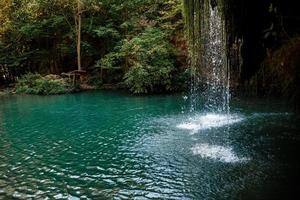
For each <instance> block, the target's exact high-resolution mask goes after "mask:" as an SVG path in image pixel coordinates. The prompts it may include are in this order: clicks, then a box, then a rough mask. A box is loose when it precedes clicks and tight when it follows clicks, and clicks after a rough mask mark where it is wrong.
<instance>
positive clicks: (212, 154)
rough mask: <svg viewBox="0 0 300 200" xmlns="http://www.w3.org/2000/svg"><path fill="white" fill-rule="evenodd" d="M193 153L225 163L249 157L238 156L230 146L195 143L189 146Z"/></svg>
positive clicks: (245, 159) (243, 160) (240, 160)
mask: <svg viewBox="0 0 300 200" xmlns="http://www.w3.org/2000/svg"><path fill="white" fill-rule="evenodd" d="M191 150H192V152H193V154H194V155H200V156H201V157H202V158H208V159H212V160H217V161H221V162H225V163H238V162H245V161H247V160H249V159H247V158H244V157H242V158H240V157H238V156H237V155H236V154H235V153H234V151H233V149H232V148H231V147H224V146H219V145H210V144H206V143H204V144H196V145H195V146H194V147H192V148H191Z"/></svg>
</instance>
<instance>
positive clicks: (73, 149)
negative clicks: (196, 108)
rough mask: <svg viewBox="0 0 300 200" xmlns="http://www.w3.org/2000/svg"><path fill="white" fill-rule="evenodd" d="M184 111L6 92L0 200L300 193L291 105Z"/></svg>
mask: <svg viewBox="0 0 300 200" xmlns="http://www.w3.org/2000/svg"><path fill="white" fill-rule="evenodd" d="M188 110H189V106H188V100H185V98H183V95H157V96H139V97H137V96H130V95H127V94H124V93H121V92H90V93H80V94H72V95H62V96H49V97H41V96H11V97H0V199H47V198H48V199H178V200H185V199H196V200H202V199H204V200H206V199H207V200H214V199H216V200H223V199H224V200H234V199H242V200H244V199H247V200H254V199H290V198H291V196H292V195H299V194H297V190H298V191H299V189H300V187H299V168H300V167H299V153H298V152H300V151H299V150H300V120H299V117H297V116H296V115H294V114H293V113H292V112H290V109H289V108H288V105H287V106H282V105H281V104H280V103H279V102H274V101H261V100H260V101H258V100H248V101H245V100H243V101H242V100H235V101H234V102H233V103H232V105H231V113H230V114H216V113H201V112H199V113H189V112H188ZM298 197H299V196H298Z"/></svg>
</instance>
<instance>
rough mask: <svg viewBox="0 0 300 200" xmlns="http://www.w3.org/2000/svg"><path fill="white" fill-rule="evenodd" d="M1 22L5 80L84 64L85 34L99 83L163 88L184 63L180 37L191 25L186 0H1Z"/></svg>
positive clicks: (1, 77)
mask: <svg viewBox="0 0 300 200" xmlns="http://www.w3.org/2000/svg"><path fill="white" fill-rule="evenodd" d="M77 3H80V4H77ZM78 5H80V9H79V8H78ZM79 18H80V20H81V24H79ZM0 24H1V27H0V82H1V83H4V82H14V81H15V80H16V79H17V77H20V76H22V75H24V74H26V73H40V74H43V75H46V74H60V73H62V72H69V71H72V70H76V69H77V64H78V60H77V57H78V49H76V48H78V46H77V44H78V39H80V47H81V52H79V55H80V56H81V63H82V64H81V65H82V68H83V70H86V71H87V72H88V74H89V75H90V76H91V77H93V78H94V79H95V77H97V78H98V79H101V80H99V81H96V82H101V83H111V80H114V82H115V81H116V79H118V80H117V81H119V82H122V81H124V80H125V82H126V85H127V86H128V87H129V89H130V90H131V91H133V92H135V93H145V92H155V90H156V89H157V88H159V87H160V86H162V87H163V88H165V89H166V90H169V89H170V88H171V87H172V85H171V84H170V77H171V76H172V75H171V73H172V72H177V73H181V72H182V71H183V70H184V69H182V66H183V64H182V63H180V62H177V57H178V56H177V54H176V50H174V49H179V47H178V45H177V44H176V41H174V39H173V38H175V37H177V36H178V35H180V34H181V32H182V28H183V23H182V17H181V3H180V0H167V1H166V0H142V1H141V0H122V1H121V0H93V1H92V0H0ZM79 26H80V29H79ZM79 31H80V38H78V35H79ZM181 35H182V34H181ZM177 52H178V51H177ZM116 68H117V69H120V70H117V71H116V72H114V73H110V72H111V71H114V69H116ZM174 68H176V70H175V71H174V70H173V69H174ZM103 69H104V71H105V72H106V73H101V76H100V71H101V72H102V71H103ZM144 72H145V73H144ZM112 74H113V76H114V77H119V78H111V77H109V76H111V75H112ZM123 77H124V78H123ZM160 77H165V80H158V79H160Z"/></svg>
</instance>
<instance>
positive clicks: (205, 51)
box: [184, 0, 230, 113]
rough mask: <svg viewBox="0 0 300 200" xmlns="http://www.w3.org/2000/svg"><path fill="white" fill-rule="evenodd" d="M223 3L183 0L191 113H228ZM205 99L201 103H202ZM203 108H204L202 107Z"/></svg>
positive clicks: (219, 0) (227, 78)
mask: <svg viewBox="0 0 300 200" xmlns="http://www.w3.org/2000/svg"><path fill="white" fill-rule="evenodd" d="M223 9H224V8H223V0H185V1H184V12H185V22H186V26H187V35H188V41H189V55H190V65H191V91H190V93H191V95H190V100H191V109H190V110H191V111H192V112H194V111H199V110H202V111H205V112H219V113H221V112H223V113H224V112H229V110H230V107H229V101H230V70H229V67H228V64H227V54H226V31H225V20H224V10H223ZM203 99H204V104H203V103H201V100H203ZM203 105H204V106H203Z"/></svg>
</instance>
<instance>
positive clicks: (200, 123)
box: [176, 114, 243, 133]
mask: <svg viewBox="0 0 300 200" xmlns="http://www.w3.org/2000/svg"><path fill="white" fill-rule="evenodd" d="M242 120H243V118H242V117H240V116H238V115H232V114H205V115H200V116H199V115H198V116H196V117H194V118H192V119H190V120H189V121H188V122H184V123H181V124H178V125H177V126H176V127H177V128H180V129H187V130H192V131H193V132H192V133H195V132H197V131H199V130H204V129H210V128H217V127H222V126H226V125H230V124H234V123H238V122H240V121H242Z"/></svg>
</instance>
